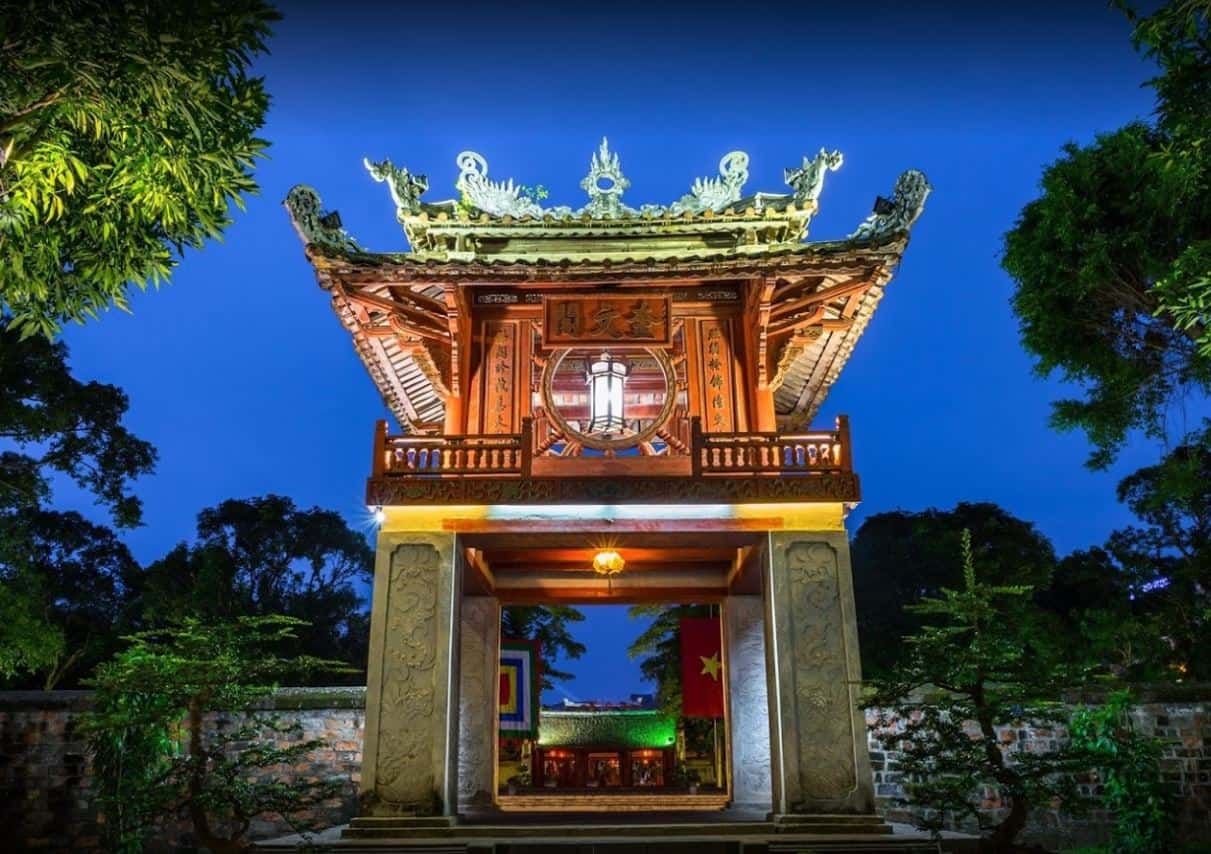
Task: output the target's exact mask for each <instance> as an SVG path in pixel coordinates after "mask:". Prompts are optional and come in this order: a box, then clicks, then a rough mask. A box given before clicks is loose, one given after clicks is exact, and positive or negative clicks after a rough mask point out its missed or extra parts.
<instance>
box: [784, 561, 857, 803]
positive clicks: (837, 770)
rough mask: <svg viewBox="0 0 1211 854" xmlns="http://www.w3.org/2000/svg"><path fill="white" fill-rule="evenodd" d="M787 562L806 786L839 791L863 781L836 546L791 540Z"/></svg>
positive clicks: (815, 792)
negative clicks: (857, 757)
mask: <svg viewBox="0 0 1211 854" xmlns="http://www.w3.org/2000/svg"><path fill="white" fill-rule="evenodd" d="M785 561H786V573H787V585H788V589H787V593H788V596H787V599H788V601H789V602H790V605H791V629H792V632H793V634H792V643H791V648H792V653H791V656H792V661H791V676H792V679H793V685H794V688H793V692H794V698H795V720H796V722H797V724H798V743H799V784H800V791H801V792H802V793H803V794H804V795H805V796H806V797H807V798H809V799H835V798H841V797H844V796H846V795H847V794H848V793H849V792H850V791H852V790H853V789H854V788H856V786H857V782H858V781H857V769H856V766H855V761H854V753H853V744H854V738H855V734H854V725H853V706H852V701H851V698H850V690H849V684H848V670H847V662H846V651H845V645H844V635H843V632H844V628H845V627H844V625H843V617H842V612H841V601H840V587H839V584H838V578H837V572H838V566H837V553H836V551H835V550H834V549H833V548H832V547H831V546H829V545H828V544H827V543H813V542H792V543H790V544H789V545H788V546H787V547H786V556H785ZM801 806H802V805H796V808H797V809H798V808H800V807H801Z"/></svg>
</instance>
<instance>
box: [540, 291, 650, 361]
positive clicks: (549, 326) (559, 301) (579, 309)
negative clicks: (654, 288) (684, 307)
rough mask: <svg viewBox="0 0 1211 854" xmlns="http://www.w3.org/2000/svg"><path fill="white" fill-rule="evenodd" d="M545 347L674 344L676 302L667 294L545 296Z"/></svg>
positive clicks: (622, 347)
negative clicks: (656, 295) (673, 328)
mask: <svg viewBox="0 0 1211 854" xmlns="http://www.w3.org/2000/svg"><path fill="white" fill-rule="evenodd" d="M542 302H543V324H542V328H543V341H542V344H543V347H544V348H547V349H549V348H554V347H598V346H608V347H610V348H611V349H614V350H621V349H635V348H647V347H671V346H672V344H673V330H672V323H671V320H672V317H673V303H672V300H671V299H670V298H669V297H667V296H659V297H650V296H627V295H604V296H603V295H600V294H591V295H580V294H575V295H572V296H548V297H546V298H545V299H543V301H542Z"/></svg>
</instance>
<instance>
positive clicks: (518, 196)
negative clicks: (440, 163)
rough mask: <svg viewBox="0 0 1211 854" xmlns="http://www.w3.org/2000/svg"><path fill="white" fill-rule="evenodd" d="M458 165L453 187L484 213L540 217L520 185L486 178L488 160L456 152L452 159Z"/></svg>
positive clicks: (471, 152)
mask: <svg viewBox="0 0 1211 854" xmlns="http://www.w3.org/2000/svg"><path fill="white" fill-rule="evenodd" d="M455 162H456V163H457V164H458V180H457V181H455V182H454V188H455V189H456V190H458V191H459V192H460V193H462V194H463V195H464V196H465V197H466V198H467V200H468V201H470V203H471V204H473V205H475V207H477V208H479V209H480V210H481V211H483V212H484V213H489V214H494V215H496V216H515V217H523V216H532V217H541V216H542V215H543V213H545V211H543V209H542V206H541V205H540V204H538V202H536V201H534V200H533V199H531V198H529V197H527V196H526V195H525V194H524V193H523V192H522V190H523V187H521V186H520V185H518V184H515V183H514V182H513V179H512V178H510V179H509V180H508V181H489V180H488V161H487V160H485V159H484V157H483V155H481V154H478V153H476V152H474V151H463V152H460V153H459V155H458V157H457V158H455Z"/></svg>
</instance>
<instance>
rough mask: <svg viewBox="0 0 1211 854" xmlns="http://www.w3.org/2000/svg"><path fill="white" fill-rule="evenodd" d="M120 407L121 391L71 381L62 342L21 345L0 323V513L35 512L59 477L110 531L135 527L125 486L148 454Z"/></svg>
mask: <svg viewBox="0 0 1211 854" xmlns="http://www.w3.org/2000/svg"><path fill="white" fill-rule="evenodd" d="M0 264H2V262H0ZM128 406H129V402H128V400H127V398H126V395H125V394H124V393H123V392H122V390H121V389H119V388H116V387H115V386H112V385H104V384H102V383H98V382H81V381H80V380H77V379H76V378H75V377H73V376H72V375H71V371H70V370H69V368H68V365H67V348H66V347H65V346H64V345H63V344H62V343H56V344H52V343H50V342H49V341H47V340H45V339H43V338H22V336H21V335H20V334H19V333H18V332H17V330H16V329H15V328H14V326H13V324H12V322H11V319H9V318H5V317H0V439H3V440H5V441H6V444H8V445H9V446H10V449H9V450H5V451H3V452H0V511H13V510H16V509H21V508H37V507H39V506H40V505H41V504H42V503H43V502H44V501H46V500H47V499H48V498H50V493H51V478H52V476H54V475H63V476H66V477H68V478H69V479H71V480H73V481H74V482H75V483H76V484H77V485H78V486H80V487H81V488H82V489H84V490H85V491H87V492H91V493H92V494H93V495H95V496H96V499H97V503H98V504H101V505H102V506H104V507H105V508H106V509H108V510H109V512H110V513H111V514H112V516H113V519H114V522H115V523H116V524H117V525H119V526H121V527H129V526H133V525H137V524H138V523H139V520H140V518H141V513H142V508H141V506H140V504H139V500H138V498H136V497H135V496H134V495H133V494H132V493H131V491H130V482H131V481H132V480H134V479H135V478H137V477H138V476H139V475H143V474H148V473H149V472H151V470H152V468H153V467H154V465H155V461H156V452H155V449H154V448H152V446H151V445H150V444H148V443H147V442H144V441H143V440H141V439H139V438H137V437H136V436H135V435H134V434H132V433H131V432H130V431H129V430H128V429H127V428H126V427H125V425H124V424H123V423H122V420H123V418H124V417H125V415H126V409H127V407H128Z"/></svg>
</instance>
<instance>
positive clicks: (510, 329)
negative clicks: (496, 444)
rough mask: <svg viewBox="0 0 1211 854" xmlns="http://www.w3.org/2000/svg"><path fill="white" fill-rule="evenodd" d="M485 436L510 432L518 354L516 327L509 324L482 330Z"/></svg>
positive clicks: (495, 324) (499, 324)
mask: <svg viewBox="0 0 1211 854" xmlns="http://www.w3.org/2000/svg"><path fill="white" fill-rule="evenodd" d="M484 331H485V336H484V337H485V339H486V340H487V352H486V353H485V355H484V365H485V369H484V372H483V374H484V397H483V400H484V417H483V432H484V433H512V432H514V420H513V363H514V361H515V358H516V353H517V326H516V324H514V323H511V322H509V321H501V322H499V323H489V324H487V325H486V327H485V330H484Z"/></svg>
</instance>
